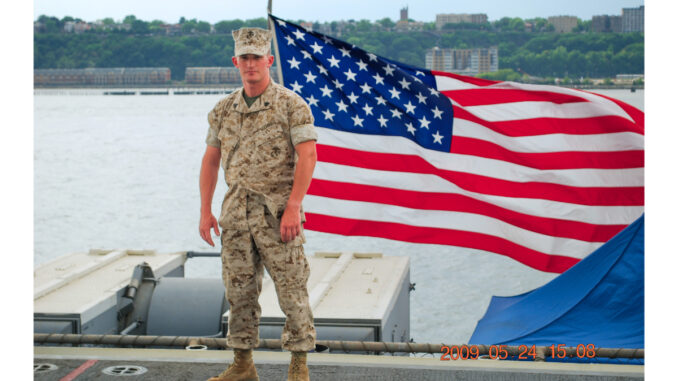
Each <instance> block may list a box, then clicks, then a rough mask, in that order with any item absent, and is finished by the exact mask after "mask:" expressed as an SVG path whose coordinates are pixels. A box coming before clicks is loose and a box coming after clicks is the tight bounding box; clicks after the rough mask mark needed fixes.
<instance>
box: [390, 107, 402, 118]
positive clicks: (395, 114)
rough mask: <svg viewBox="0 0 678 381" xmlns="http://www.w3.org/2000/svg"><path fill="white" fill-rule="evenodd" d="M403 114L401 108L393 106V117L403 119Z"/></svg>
mask: <svg viewBox="0 0 678 381" xmlns="http://www.w3.org/2000/svg"><path fill="white" fill-rule="evenodd" d="M401 115H403V113H402V112H400V110H398V109H397V108H392V109H391V118H398V119H402V118H400V116H401Z"/></svg>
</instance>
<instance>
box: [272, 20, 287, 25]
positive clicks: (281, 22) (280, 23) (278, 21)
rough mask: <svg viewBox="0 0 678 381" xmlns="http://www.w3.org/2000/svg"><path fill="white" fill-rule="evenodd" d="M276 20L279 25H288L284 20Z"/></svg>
mask: <svg viewBox="0 0 678 381" xmlns="http://www.w3.org/2000/svg"><path fill="white" fill-rule="evenodd" d="M275 21H276V22H277V23H278V25H282V26H287V24H286V23H285V22H284V21H282V20H275Z"/></svg>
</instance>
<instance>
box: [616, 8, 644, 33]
mask: <svg viewBox="0 0 678 381" xmlns="http://www.w3.org/2000/svg"><path fill="white" fill-rule="evenodd" d="M621 17H622V32H624V33H627V32H644V31H645V6H644V5H641V6H640V7H638V8H622V15H621Z"/></svg>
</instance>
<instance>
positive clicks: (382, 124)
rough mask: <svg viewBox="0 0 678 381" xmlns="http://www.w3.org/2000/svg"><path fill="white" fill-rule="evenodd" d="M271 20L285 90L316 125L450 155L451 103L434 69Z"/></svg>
mask: <svg viewBox="0 0 678 381" xmlns="http://www.w3.org/2000/svg"><path fill="white" fill-rule="evenodd" d="M271 17H272V19H273V21H274V24H275V28H276V37H277V41H278V50H279V52H280V57H279V58H280V62H278V65H280V66H281V67H282V72H283V78H284V82H285V86H286V87H287V88H289V89H291V90H293V91H295V92H296V93H298V94H299V95H301V96H302V97H303V98H304V99H305V100H306V102H308V104H309V106H310V107H311V110H312V111H313V117H314V118H315V125H316V126H319V127H326V128H332V129H335V130H340V131H347V132H353V133H359V134H371V135H394V136H402V137H405V138H408V139H410V140H412V141H414V142H416V143H417V144H419V145H420V146H422V147H425V148H427V149H433V150H437V151H443V152H450V144H451V140H452V121H453V109H452V104H451V102H450V100H449V98H447V97H446V96H445V95H443V94H441V93H440V92H438V91H437V90H436V87H435V79H434V77H433V75H432V74H431V72H430V71H428V70H425V69H419V68H416V67H412V66H409V65H405V64H402V63H399V62H396V61H392V60H389V59H385V58H382V57H379V56H377V55H375V54H372V53H368V52H366V51H364V50H362V49H360V48H357V47H355V46H354V45H351V44H348V43H346V42H343V41H340V40H337V39H334V38H332V37H328V36H325V35H322V34H320V33H316V32H311V31H307V30H306V29H304V28H302V27H300V26H298V25H296V24H293V23H290V22H288V21H283V20H281V19H278V18H276V17H273V16H271Z"/></svg>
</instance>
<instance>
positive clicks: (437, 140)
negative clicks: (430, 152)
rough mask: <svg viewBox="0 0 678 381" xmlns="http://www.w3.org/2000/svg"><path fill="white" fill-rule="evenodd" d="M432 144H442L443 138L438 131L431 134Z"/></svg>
mask: <svg viewBox="0 0 678 381" xmlns="http://www.w3.org/2000/svg"><path fill="white" fill-rule="evenodd" d="M433 142H434V143H440V144H443V136H442V135H440V134H439V133H438V131H436V133H435V134H433Z"/></svg>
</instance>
